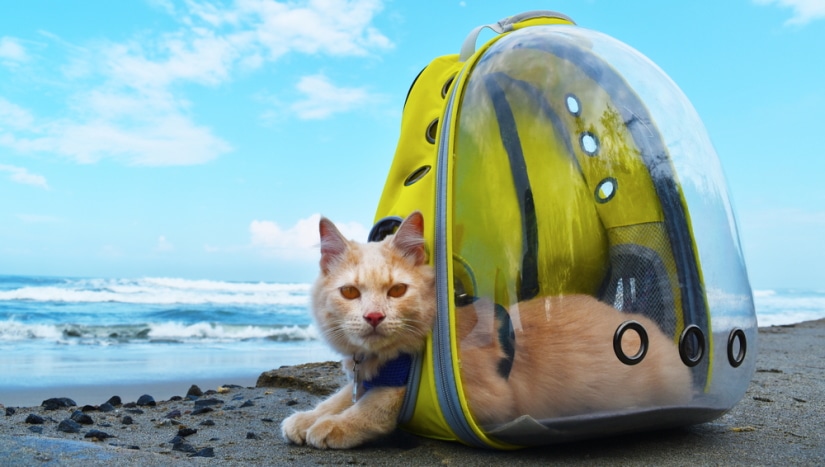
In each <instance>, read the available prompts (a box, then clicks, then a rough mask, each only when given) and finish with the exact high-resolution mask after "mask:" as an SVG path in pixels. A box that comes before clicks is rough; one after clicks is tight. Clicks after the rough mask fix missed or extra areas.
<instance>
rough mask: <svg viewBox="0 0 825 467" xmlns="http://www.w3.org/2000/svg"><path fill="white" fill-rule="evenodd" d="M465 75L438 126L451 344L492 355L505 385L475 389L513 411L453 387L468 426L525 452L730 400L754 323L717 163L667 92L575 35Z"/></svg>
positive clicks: (495, 54) (465, 354)
mask: <svg viewBox="0 0 825 467" xmlns="http://www.w3.org/2000/svg"><path fill="white" fill-rule="evenodd" d="M463 73H465V74H466V76H465V77H463V79H462V80H461V81H460V83H459V87H458V89H457V90H456V92H455V93H454V94H453V97H452V99H453V101H452V106H453V108H454V109H456V116H455V117H454V118H455V120H454V121H453V124H452V125H451V126H449V127H448V128H446V129H445V130H444V131H453V132H454V133H453V134H450V135H449V137H450V138H452V140H453V141H454V144H455V146H454V148H455V149H454V153H453V157H452V161H453V162H452V166H451V167H452V177H453V178H452V182H453V183H452V188H451V190H452V191H451V193H450V197H449V198H448V199H449V200H450V201H449V208H450V209H451V211H450V212H451V218H450V222H451V226H452V230H451V232H452V233H451V237H450V239H449V242H450V244H451V252H452V254H451V257H452V258H453V264H452V273H453V278H452V283H453V284H455V285H454V287H455V295H456V296H457V297H458V298H457V300H456V303H455V304H454V308H455V316H456V320H457V322H458V324H457V326H456V328H457V330H456V331H455V332H456V334H457V338H459V339H461V341H460V342H459V346H460V353H461V360H462V365H463V366H467V365H469V364H471V362H473V359H474V358H476V357H474V352H480V351H482V350H483V351H485V352H487V353H486V354H485V355H489V352H491V351H492V352H494V353H496V354H498V355H499V359H500V362H499V363H498V364H496V366H495V372H497V375H498V376H504V379H503V380H502V381H506V384H505V386H503V387H499V386H495V384H496V383H495V382H493V381H498V380H499V379H501V378H499V379H496V378H495V376H496V375H492V374H491V375H488V376H489V379H490V381H491V382H490V383H489V384H488V386H487V388H488V390H487V391H486V393H488V394H495V395H496V397H498V400H509V401H511V406H509V407H507V408H504V409H500V410H497V411H496V413H493V414H491V413H489V411H486V410H485V409H484V407H487V406H489V404H488V403H486V402H485V401H484V399H483V397H482V396H481V395H479V394H481V393H482V392H483V391H480V392H478V393H475V394H473V393H470V392H469V391H468V393H467V394H466V400H467V401H466V402H467V404H468V406H469V408H470V410H471V411H472V412H473V414H474V418H475V419H476V422H478V423H479V425H481V426H483V427H484V428H485V429H486V430H487V432H488V434H490V435H493V436H495V437H496V438H498V439H501V440H504V441H506V442H513V443H515V444H531V442H530V440H531V437H535V438H536V439H535V442H537V443H538V442H541V441H540V439H543V438H542V437H546V436H547V433H546V432H547V430H560V432H563V433H565V434H564V435H562V438H565V437H566V438H568V439H574V438H577V437H580V436H583V435H584V434H585V433H586V432H592V430H594V423H595V426H596V428H595V430H596V431H598V430H604V431H605V432H610V426H612V425H611V423H612V422H610V421H609V420H614V419H615V418H616V417H619V418H622V417H624V418H623V420H624V423H631V424H635V426H637V427H638V428H645V427H649V426H662V425H668V424H672V425H680V424H685V423H696V422H702V421H706V420H710V419H712V418H715V417H716V416H718V415H720V414H721V413H722V412H724V411H726V410H728V409H729V408H730V407H732V405H733V404H734V403H735V402H736V401H738V400H739V398H741V396H742V394H743V393H744V391H745V389H746V387H747V384H748V382H749V380H750V376H751V374H752V373H753V371H754V364H755V359H754V358H752V356H753V354H749V353H750V352H753V351H754V350H755V344H756V320H755V314H754V310H753V302H752V298H751V291H750V286H749V284H748V279H747V274H746V271H745V267H744V262H743V256H742V252H741V249H740V246H739V243H738V236H737V231H736V224H735V220H734V215H733V211H732V208H731V205H730V202H729V199H728V195H727V189H726V187H725V182H724V177H723V174H722V170H721V167H720V165H719V161H718V159H717V157H716V154H715V151H714V149H713V147H712V145H711V144H710V141H709V139H708V137H707V134H706V132H705V129H704V126H703V125H702V123H701V121H700V120H699V118H698V116H697V115H696V112H695V110H694V109H693V107H692V106H691V104H690V103H689V102H688V100H687V98H686V97H685V96H684V95H683V93H682V92H681V91H680V90H679V89H678V87H677V86H676V85H675V84H674V83H673V82H672V81H671V80H670V79H669V78H668V77H667V76H666V75H665V74H664V73H663V72H662V71H661V70H660V69H659V68H658V67H657V66H656V65H654V64H653V63H652V62H650V61H649V60H648V59H647V58H645V57H643V56H642V55H641V54H639V53H638V52H636V51H635V50H633V49H632V48H630V47H628V46H626V45H624V44H622V43H620V42H618V41H616V40H615V39H612V38H610V37H608V36H605V35H603V34H600V33H597V32H593V31H589V30H586V29H582V28H578V27H575V26H536V27H530V28H525V29H521V30H518V31H515V32H513V33H510V34H508V35H506V36H504V37H502V38H501V39H500V40H498V41H495V42H493V43H492V45H490V46H489V47H488V48H487V49H486V50H484V51H483V52H482V53H480V54H479V55H478V56H477V61H476V62H475V64H474V65H472V68H470V70H469V71H467V69H465V70H464V72H463ZM462 86H463V87H462ZM629 322H632V323H635V324H627V323H629ZM746 355H747V356H748V357H750V358H745V356H746ZM475 377H477V378H481V379H483V378H485V376H484V375H483V374H482V375H476V376H475ZM502 413H504V414H505V415H501V414H502ZM584 416H586V417H589V420H590V424H589V425H588V424H579V425H576V424H571V423H570V422H569V421H570V420H571V419H570V417H573V418H575V417H584ZM599 417H601V418H603V419H604V420H605V421H604V422H603V423H602V424H601V425H600V424H599V422H594V420H597V419H599ZM662 417H664V420H668V421H666V422H664V423H663V422H662V420H663V418H662ZM653 420H656V422H655V423H654V422H653ZM588 430H589V431H588Z"/></svg>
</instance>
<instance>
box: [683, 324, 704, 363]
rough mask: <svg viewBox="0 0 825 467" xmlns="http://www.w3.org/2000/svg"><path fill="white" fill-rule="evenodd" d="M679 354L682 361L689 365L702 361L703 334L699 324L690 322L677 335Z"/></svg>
mask: <svg viewBox="0 0 825 467" xmlns="http://www.w3.org/2000/svg"><path fill="white" fill-rule="evenodd" d="M679 356H680V357H682V362H683V363H684V364H685V365H687V366H690V367H694V366H696V365H698V364H699V362H701V361H702V357H704V356H705V334H704V333H702V330H701V329H700V328H699V326H697V325H695V324H691V325H690V326H688V327H686V328H685V330H684V331H682V335H680V336H679Z"/></svg>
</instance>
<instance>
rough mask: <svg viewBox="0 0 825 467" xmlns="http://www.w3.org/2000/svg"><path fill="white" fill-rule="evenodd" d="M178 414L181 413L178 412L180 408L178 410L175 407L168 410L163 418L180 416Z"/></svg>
mask: <svg viewBox="0 0 825 467" xmlns="http://www.w3.org/2000/svg"><path fill="white" fill-rule="evenodd" d="M180 416H181V413H180V410H178V409H175V410H173V411H171V412H169V413H168V414H166V415H164V417H165V418H180Z"/></svg>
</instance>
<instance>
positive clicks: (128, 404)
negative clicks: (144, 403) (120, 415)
mask: <svg viewBox="0 0 825 467" xmlns="http://www.w3.org/2000/svg"><path fill="white" fill-rule="evenodd" d="M135 407H137V404H135V403H134V402H127V403H125V404H123V408H124V409H132V408H135Z"/></svg>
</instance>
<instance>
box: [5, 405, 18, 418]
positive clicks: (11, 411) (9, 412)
mask: <svg viewBox="0 0 825 467" xmlns="http://www.w3.org/2000/svg"><path fill="white" fill-rule="evenodd" d="M15 412H17V409H15V408H14V407H6V416H7V417H11V416H12V415H14V413H15Z"/></svg>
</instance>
